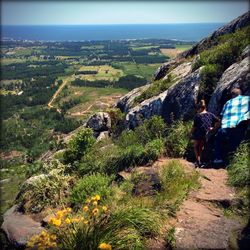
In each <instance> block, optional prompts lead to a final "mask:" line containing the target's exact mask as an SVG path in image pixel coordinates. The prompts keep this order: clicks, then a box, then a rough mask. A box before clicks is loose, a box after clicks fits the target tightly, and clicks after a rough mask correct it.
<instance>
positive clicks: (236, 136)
mask: <svg viewBox="0 0 250 250" xmlns="http://www.w3.org/2000/svg"><path fill="white" fill-rule="evenodd" d="M245 132H246V129H245V128H237V127H236V128H231V129H230V134H229V153H232V152H234V151H235V150H236V149H237V147H238V146H239V145H240V143H241V142H242V140H243V139H244V136H245Z"/></svg>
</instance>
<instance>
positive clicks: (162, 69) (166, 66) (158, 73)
mask: <svg viewBox="0 0 250 250" xmlns="http://www.w3.org/2000/svg"><path fill="white" fill-rule="evenodd" d="M176 64H177V62H176V61H175V60H170V61H168V62H166V63H164V64H163V65H161V66H160V67H159V68H158V69H157V71H156V72H155V74H154V81H156V80H160V79H162V78H163V77H164V76H165V75H166V74H167V73H168V71H169V70H170V69H171V68H172V67H174V66H175V65H176Z"/></svg>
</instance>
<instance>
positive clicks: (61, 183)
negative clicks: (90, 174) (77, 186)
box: [19, 162, 74, 213]
mask: <svg viewBox="0 0 250 250" xmlns="http://www.w3.org/2000/svg"><path fill="white" fill-rule="evenodd" d="M43 167H44V168H47V169H51V167H53V168H55V169H53V170H51V171H50V172H49V173H48V174H45V175H41V176H38V178H37V179H34V180H33V181H32V182H31V181H29V182H26V183H24V185H23V186H22V189H21V195H20V197H19V200H20V201H21V202H22V205H23V208H24V210H25V211H27V212H33V213H37V212H41V211H42V210H43V209H45V208H46V207H50V206H52V207H56V206H58V205H62V204H63V203H65V202H66V201H67V200H66V198H67V197H68V194H69V189H70V188H71V185H72V184H73V181H74V179H73V177H71V176H68V175H65V174H64V168H65V167H64V165H62V164H61V163H59V162H56V166H52V165H50V166H47V165H44V166H43ZM34 178H35V177H34Z"/></svg>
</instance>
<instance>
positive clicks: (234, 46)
mask: <svg viewBox="0 0 250 250" xmlns="http://www.w3.org/2000/svg"><path fill="white" fill-rule="evenodd" d="M249 31H250V26H247V27H246V28H243V29H242V30H238V31H236V32H235V33H231V34H227V35H223V36H221V37H219V38H217V43H216V44H217V45H216V46H213V47H211V48H210V49H207V50H204V51H203V52H201V53H200V58H199V59H198V60H197V62H196V63H195V64H194V65H193V70H195V69H198V68H199V67H201V66H204V68H203V69H202V74H201V80H202V82H201V88H200V90H199V92H200V93H199V94H200V95H201V96H203V95H205V98H206V101H207V102H208V101H209V99H210V97H211V95H212V93H213V91H214V89H215V87H216V85H217V83H218V81H219V78H220V77H221V75H222V73H223V72H224V71H225V70H226V69H227V68H228V67H229V66H230V65H232V64H233V63H235V62H236V61H237V60H238V59H239V57H240V55H241V53H242V51H243V49H245V47H246V46H247V45H248V44H249V42H250V40H249Z"/></svg>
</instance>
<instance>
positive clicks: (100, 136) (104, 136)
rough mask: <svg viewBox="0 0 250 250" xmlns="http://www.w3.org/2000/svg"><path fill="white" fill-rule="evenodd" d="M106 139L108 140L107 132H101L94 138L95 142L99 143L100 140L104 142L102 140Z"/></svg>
mask: <svg viewBox="0 0 250 250" xmlns="http://www.w3.org/2000/svg"><path fill="white" fill-rule="evenodd" d="M107 138H109V132H108V131H103V132H101V133H100V134H99V135H98V137H97V138H96V141H101V140H104V139H107Z"/></svg>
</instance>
